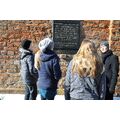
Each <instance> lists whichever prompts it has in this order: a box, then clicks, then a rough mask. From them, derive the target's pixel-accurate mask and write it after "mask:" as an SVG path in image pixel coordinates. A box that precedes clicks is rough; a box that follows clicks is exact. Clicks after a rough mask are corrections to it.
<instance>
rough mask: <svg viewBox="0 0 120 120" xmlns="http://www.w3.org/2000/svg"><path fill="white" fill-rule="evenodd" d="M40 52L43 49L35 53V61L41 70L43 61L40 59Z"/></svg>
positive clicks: (36, 66)
mask: <svg viewBox="0 0 120 120" xmlns="http://www.w3.org/2000/svg"><path fill="white" fill-rule="evenodd" d="M40 54H41V51H40V50H38V51H37V52H36V54H35V62H34V67H35V68H36V69H37V70H39V69H40V65H41V61H40Z"/></svg>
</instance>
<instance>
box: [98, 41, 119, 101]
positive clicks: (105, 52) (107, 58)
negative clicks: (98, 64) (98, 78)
mask: <svg viewBox="0 0 120 120" xmlns="http://www.w3.org/2000/svg"><path fill="white" fill-rule="evenodd" d="M100 51H101V52H102V60H103V64H104V72H105V75H106V96H105V100H113V94H114V92H115V86H116V83H117V77H118V72H119V60H118V57H117V56H116V55H114V54H113V52H112V51H111V50H110V49H109V44H108V41H102V42H101V44H100Z"/></svg>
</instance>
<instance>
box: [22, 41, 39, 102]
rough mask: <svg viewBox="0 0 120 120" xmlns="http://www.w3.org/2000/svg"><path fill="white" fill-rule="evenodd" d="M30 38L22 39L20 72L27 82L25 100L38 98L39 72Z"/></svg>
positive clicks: (24, 81)
mask: <svg viewBox="0 0 120 120" xmlns="http://www.w3.org/2000/svg"><path fill="white" fill-rule="evenodd" d="M30 45H31V41H30V40H27V39H25V40H23V41H22V44H21V46H22V48H20V68H21V69H20V73H21V77H22V80H23V83H24V84H25V100H36V97H37V84H36V83H37V78H38V73H37V71H36V70H35V68H34V54H33V52H32V51H31V50H30V49H29V47H30Z"/></svg>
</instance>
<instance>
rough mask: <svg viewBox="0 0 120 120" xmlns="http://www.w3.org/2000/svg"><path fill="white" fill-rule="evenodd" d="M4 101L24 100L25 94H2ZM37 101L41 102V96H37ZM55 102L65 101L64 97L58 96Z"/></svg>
mask: <svg viewBox="0 0 120 120" xmlns="http://www.w3.org/2000/svg"><path fill="white" fill-rule="evenodd" d="M0 99H2V100H24V94H0ZM37 100H40V95H39V94H38V95H37ZM55 100H57V101H58V100H64V96H63V95H56V96H55Z"/></svg>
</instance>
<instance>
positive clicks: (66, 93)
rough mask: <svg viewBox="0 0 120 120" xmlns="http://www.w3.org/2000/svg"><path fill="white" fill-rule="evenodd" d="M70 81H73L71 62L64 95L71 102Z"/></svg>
mask: <svg viewBox="0 0 120 120" xmlns="http://www.w3.org/2000/svg"><path fill="white" fill-rule="evenodd" d="M70 80H71V62H70V63H69V65H68V68H67V72H66V78H65V82H64V95H65V100H70Z"/></svg>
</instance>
